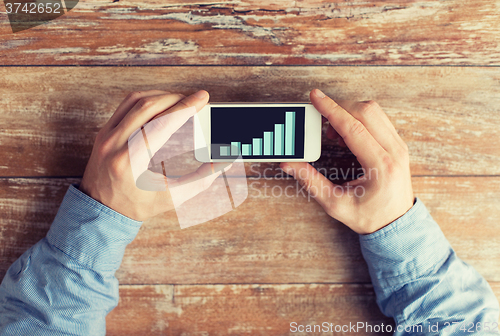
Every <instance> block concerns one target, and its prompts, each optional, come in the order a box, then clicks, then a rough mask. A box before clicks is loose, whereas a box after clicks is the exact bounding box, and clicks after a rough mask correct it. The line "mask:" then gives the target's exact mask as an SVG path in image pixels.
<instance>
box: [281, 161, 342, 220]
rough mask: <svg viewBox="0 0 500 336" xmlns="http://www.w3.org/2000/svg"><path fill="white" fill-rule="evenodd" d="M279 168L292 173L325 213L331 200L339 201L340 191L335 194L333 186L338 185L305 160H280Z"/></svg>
mask: <svg viewBox="0 0 500 336" xmlns="http://www.w3.org/2000/svg"><path fill="white" fill-rule="evenodd" d="M280 168H281V169H282V170H283V171H284V172H285V173H287V174H289V175H292V176H293V177H294V178H295V179H296V180H297V181H298V182H299V184H300V185H302V186H303V187H304V188H305V189H306V190H307V192H308V193H309V194H310V195H311V196H312V197H313V198H314V199H315V200H316V201H317V202H318V203H319V204H320V205H321V206H322V207H323V209H324V210H325V211H326V212H327V213H330V212H331V211H330V206H331V204H332V202H337V201H339V199H340V198H341V196H342V193H337V194H340V195H335V188H336V187H340V186H335V185H334V184H333V183H332V182H330V181H329V180H328V179H327V178H326V177H325V176H323V175H322V174H321V173H319V172H318V171H317V170H316V168H314V167H313V166H311V165H310V164H309V163H307V162H282V163H281V164H280ZM340 188H341V187H340Z"/></svg>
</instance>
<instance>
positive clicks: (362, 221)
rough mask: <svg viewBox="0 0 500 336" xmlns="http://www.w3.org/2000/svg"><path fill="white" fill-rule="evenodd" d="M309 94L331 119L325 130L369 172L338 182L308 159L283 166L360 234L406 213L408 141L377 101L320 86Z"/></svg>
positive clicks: (409, 189)
mask: <svg viewBox="0 0 500 336" xmlns="http://www.w3.org/2000/svg"><path fill="white" fill-rule="evenodd" d="M310 98H311V102H312V103H313V105H314V107H316V109H317V110H318V111H319V112H320V113H321V114H322V115H323V116H324V117H326V118H327V119H328V121H329V122H330V125H329V126H328V128H329V129H328V131H327V135H328V136H329V137H330V138H335V137H339V138H340V141H341V143H345V144H346V145H347V146H348V147H349V149H350V150H351V152H352V153H353V154H354V155H355V156H356V158H357V159H358V161H359V163H360V164H361V166H362V167H363V169H364V172H365V175H364V176H363V177H361V178H358V179H356V180H353V181H350V182H346V183H344V184H342V185H334V184H333V183H332V182H330V181H329V180H328V179H327V178H326V177H325V176H323V175H322V174H320V173H319V172H318V171H317V170H316V169H314V167H312V166H311V165H310V164H309V163H307V162H287V163H281V165H280V167H281V169H283V170H284V171H285V172H286V173H287V174H290V175H292V176H293V177H294V178H295V179H297V180H298V181H299V183H300V184H302V185H303V186H305V188H306V189H307V191H308V192H309V194H310V195H311V196H312V197H313V198H314V199H315V200H316V201H317V202H318V203H319V204H320V205H321V206H322V207H323V209H324V210H325V211H326V212H327V213H328V214H329V215H330V216H332V217H333V218H335V219H337V220H339V221H340V222H342V223H344V224H345V225H347V226H348V227H350V228H351V229H352V230H354V231H355V232H357V233H359V234H369V233H373V232H375V231H377V230H379V229H381V228H382V227H384V226H386V225H388V224H390V223H392V222H393V221H394V220H396V219H397V218H399V217H401V216H402V215H404V214H405V213H406V212H407V211H408V210H409V209H410V208H411V207H412V206H413V203H414V196H413V190H412V186H411V174H410V162H409V161H410V160H409V155H408V146H407V145H406V144H405V143H404V141H403V140H402V139H401V137H400V136H399V134H398V133H397V132H396V129H395V128H394V126H393V125H392V123H391V122H390V120H389V118H388V117H387V115H386V114H385V113H384V112H383V111H382V109H381V108H380V107H379V106H378V105H377V103H375V102H373V101H368V102H353V101H339V102H335V101H333V100H332V99H330V98H329V97H326V96H325V95H324V94H323V93H322V92H321V91H319V90H317V89H316V90H313V91H311V94H310Z"/></svg>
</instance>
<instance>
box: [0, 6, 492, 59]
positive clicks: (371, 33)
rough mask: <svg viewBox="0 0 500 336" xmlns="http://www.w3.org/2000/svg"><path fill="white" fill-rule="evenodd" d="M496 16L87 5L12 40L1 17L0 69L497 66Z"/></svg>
mask: <svg viewBox="0 0 500 336" xmlns="http://www.w3.org/2000/svg"><path fill="white" fill-rule="evenodd" d="M2 12H3V13H5V11H4V10H2ZM499 13H500V4H499V2H498V1H488V0H476V1H453V2H443V1H437V0H429V1H425V2H421V1H416V0H409V1H404V2H400V1H368V2H367V1H361V0H356V1H349V2H335V3H332V2H329V1H323V0H315V1H288V0H280V1H272V2H266V1H262V0H251V1H245V2H241V1H237V2H213V1H211V2H191V1H183V2H182V3H180V2H178V1H177V2H176V1H153V0H150V1H127V2H123V1H121V2H113V3H111V2H98V1H90V0H89V1H80V2H79V3H78V5H77V6H76V7H75V8H74V9H73V10H72V11H71V12H69V13H67V14H65V15H64V16H62V17H60V18H58V19H56V20H54V21H52V22H50V23H48V24H44V25H41V26H37V27H35V28H32V29H29V30H26V31H22V32H19V33H16V34H12V30H11V27H10V25H9V23H8V20H7V16H6V15H5V14H3V15H2V16H1V17H2V20H0V36H2V38H1V39H2V41H1V43H0V44H1V45H2V48H1V50H2V51H3V52H2V54H1V56H0V64H10V65H34V64H37V65H47V64H53V65H61V64H80V65H81V64H92V65H96V64H108V65H109V64H127V65H132V64H133V65H137V64H141V65H143V64H156V65H159V64H162V65H186V64H211V65H221V64H240V65H270V64H282V65H290V64H315V65H319V64H323V65H326V64H348V65H357V64H370V65H375V64H377V65H402V64H406V65H408V64H410V65H443V64H447V65H449V64H455V65H466V64H474V65H493V64H494V65H499V64H500V52H499V51H500V50H499V49H498V42H499V39H498V36H500V21H499V20H498V14H499ZM118 32H119V34H118Z"/></svg>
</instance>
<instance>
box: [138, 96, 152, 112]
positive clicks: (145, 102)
mask: <svg viewBox="0 0 500 336" xmlns="http://www.w3.org/2000/svg"><path fill="white" fill-rule="evenodd" d="M137 104H138V108H139V109H141V110H147V109H150V108H151V107H153V106H154V105H155V104H156V99H155V98H154V97H144V98H141V99H139V101H138V102H137Z"/></svg>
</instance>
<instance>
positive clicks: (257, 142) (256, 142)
mask: <svg viewBox="0 0 500 336" xmlns="http://www.w3.org/2000/svg"><path fill="white" fill-rule="evenodd" d="M252 144H253V146H252V147H253V155H262V138H253V139H252Z"/></svg>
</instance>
